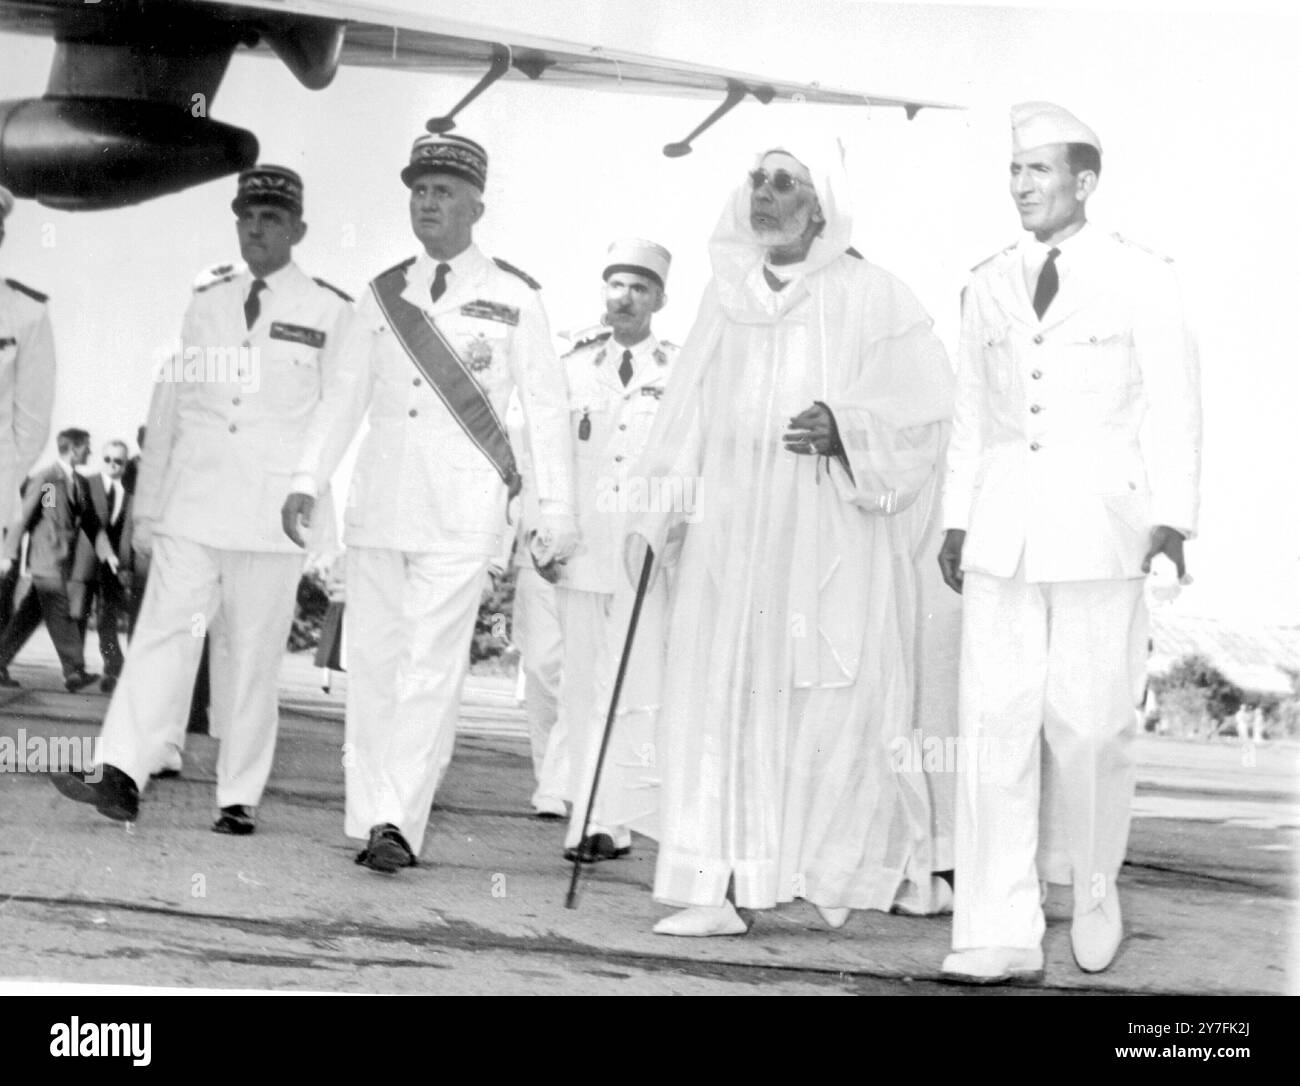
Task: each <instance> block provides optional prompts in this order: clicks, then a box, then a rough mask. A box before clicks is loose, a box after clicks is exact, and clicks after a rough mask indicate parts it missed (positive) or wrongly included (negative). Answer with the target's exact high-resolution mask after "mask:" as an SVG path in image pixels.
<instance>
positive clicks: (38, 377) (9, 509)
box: [0, 279, 54, 527]
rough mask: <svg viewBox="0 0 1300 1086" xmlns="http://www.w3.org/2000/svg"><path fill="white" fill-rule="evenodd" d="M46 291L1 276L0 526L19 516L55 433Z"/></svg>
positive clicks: (49, 328) (52, 342)
mask: <svg viewBox="0 0 1300 1086" xmlns="http://www.w3.org/2000/svg"><path fill="white" fill-rule="evenodd" d="M45 302H46V298H45V295H44V294H42V293H40V291H36V290H33V289H32V288H31V287H28V286H24V285H23V284H22V283H19V282H17V281H16V280H14V279H5V280H4V281H3V282H0V526H4V527H8V526H9V525H10V524H11V523H12V522H13V520H14V519H15V518H16V517H17V516H18V486H19V484H20V483H21V482H22V481H23V479H25V478H26V477H27V473H28V472H30V471H31V470H32V468H33V467H34V466H35V464H36V459H37V457H39V456H40V454H41V450H42V449H43V448H44V447H45V441H46V439H47V438H48V437H49V435H50V413H51V412H52V411H53V410H54V332H53V330H52V329H51V327H50V316H49V312H48V310H47V309H46V306H45Z"/></svg>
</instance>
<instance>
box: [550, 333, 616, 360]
mask: <svg viewBox="0 0 1300 1086" xmlns="http://www.w3.org/2000/svg"><path fill="white" fill-rule="evenodd" d="M613 334H614V330H613V329H612V328H606V329H605V330H604V331H601V332H597V333H596V334H595V335H591V336H583V337H582V338H581V339H578V340H576V341H575V342H574V344H573V346H572V347H570V348H569V349H568V350H567V351H565V352H564V354H563V355H562V356H561V357H562V358H568V357H569V355H571V354H577V353H578V352H579V351H580V350H582V349H583V348H584V347H590V346H592V345H593V344H596V343H604V342H605V340H607V339H609V337H610V336H612V335H613Z"/></svg>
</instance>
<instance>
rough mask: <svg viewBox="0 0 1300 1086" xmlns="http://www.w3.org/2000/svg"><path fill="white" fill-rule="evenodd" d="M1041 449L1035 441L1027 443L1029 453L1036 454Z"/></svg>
mask: <svg viewBox="0 0 1300 1086" xmlns="http://www.w3.org/2000/svg"><path fill="white" fill-rule="evenodd" d="M1041 448H1042V446H1041V445H1039V444H1038V442H1037V441H1031V442H1030V443H1029V451H1030V452H1038V450H1039V449H1041Z"/></svg>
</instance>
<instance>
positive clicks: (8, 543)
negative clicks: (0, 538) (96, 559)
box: [4, 463, 100, 581]
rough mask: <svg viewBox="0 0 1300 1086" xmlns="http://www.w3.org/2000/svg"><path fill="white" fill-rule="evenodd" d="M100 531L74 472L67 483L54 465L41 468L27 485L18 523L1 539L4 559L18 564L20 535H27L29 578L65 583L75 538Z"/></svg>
mask: <svg viewBox="0 0 1300 1086" xmlns="http://www.w3.org/2000/svg"><path fill="white" fill-rule="evenodd" d="M99 530H100V521H99V518H98V517H97V516H96V515H95V509H94V506H93V505H92V504H91V501H90V496H89V493H88V491H87V488H86V480H84V479H83V478H81V476H79V475H77V474H76V473H75V472H74V473H73V478H72V480H71V481H69V479H68V477H67V475H66V474H64V471H63V468H62V467H60V466H59V465H58V464H57V463H55V464H50V465H49V466H47V467H44V468H42V469H41V470H40V471H37V472H36V473H35V474H33V475H32V476H31V478H30V479H28V481H27V489H26V491H25V493H24V494H23V504H22V509H21V510H19V513H18V519H17V520H16V521H15V522H14V523H13V525H12V526H11V527H10V529H9V534H8V535H7V536H5V544H4V545H5V555H6V557H8V558H12V559H13V560H14V561H15V562H16V561H17V560H18V549H19V547H20V545H21V543H22V537H23V533H25V532H30V533H31V542H30V543H28V545H27V564H28V567H29V568H30V570H31V574H32V576H33V577H55V578H58V579H60V580H63V581H67V580H68V579H69V578H70V577H71V575H72V565H73V560H74V558H75V557H76V547H77V535H78V534H79V533H80V532H82V531H84V532H86V533H87V535H89V536H90V537H91V538H92V539H93V538H94V537H95V535H96V534H97V533H98V532H99Z"/></svg>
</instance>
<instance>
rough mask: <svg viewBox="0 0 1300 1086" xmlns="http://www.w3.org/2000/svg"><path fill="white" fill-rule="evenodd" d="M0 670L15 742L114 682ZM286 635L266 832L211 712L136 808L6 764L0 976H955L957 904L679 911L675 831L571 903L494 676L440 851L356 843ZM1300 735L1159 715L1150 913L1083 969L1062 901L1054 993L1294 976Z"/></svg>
mask: <svg viewBox="0 0 1300 1086" xmlns="http://www.w3.org/2000/svg"><path fill="white" fill-rule="evenodd" d="M12 673H13V675H14V677H15V678H17V679H18V680H19V681H21V682H22V683H23V684H24V689H23V690H20V691H4V692H2V693H0V744H2V743H3V740H4V737H6V736H7V737H10V739H12V740H16V739H18V738H19V735H20V731H21V734H22V736H23V737H24V738H27V737H31V736H37V735H39V736H56V735H57V736H63V737H68V738H72V739H79V738H88V737H91V736H93V735H95V734H96V733H97V731H98V724H99V721H100V720H101V719H102V716H103V712H104V708H105V705H106V700H107V699H106V698H105V697H104V696H103V695H101V694H98V693H91V694H85V695H69V694H66V693H64V692H63V691H62V690H61V689H60V688H59V684H58V681H57V680H58V674H57V671H56V670H55V669H54V667H53V666H52V662H46V661H45V660H44V659H43V658H42V656H41V651H40V648H39V646H38V647H36V648H35V649H34V650H29V654H28V655H26V656H24V657H21V658H20V661H19V663H18V664H17V665H16V666H15V667H14V668H13V669H12ZM318 675H319V673H318V672H316V671H315V670H314V669H311V668H310V666H309V664H308V662H307V660H306V658H304V657H286V660H285V666H284V669H283V671H282V695H283V700H282V704H283V713H282V727H281V734H280V742H279V753H278V756H277V762H276V768H275V772H274V774H273V776H272V779H271V784H270V787H269V790H268V793H267V796H266V798H265V801H264V803H263V806H262V808H261V809H260V811H259V828H258V832H257V834H256V835H255V836H253V837H250V838H230V837H221V836H218V835H215V834H213V833H211V832H209V829H208V827H209V824H210V822H211V821H212V817H213V814H214V810H213V807H214V795H213V769H214V765H215V757H216V744H215V741H214V740H212V739H210V738H207V737H202V736H192V737H191V742H190V745H189V748H188V750H187V753H186V766H185V773H184V776H183V778H182V779H180V780H175V781H164V782H159V783H157V784H155V785H154V786H152V787H151V788H150V789H149V790H148V792H147V793H146V795H145V798H144V803H143V806H142V810H141V817H140V820H139V822H138V823H136V824H135V825H134V827H133V828H131V829H129V830H128V829H127V828H124V827H123V826H121V825H118V824H116V823H112V822H109V821H107V820H105V819H103V818H101V817H99V816H98V815H96V814H95V813H94V811H93V810H91V809H90V808H88V807H84V806H79V805H76V804H72V803H69V802H68V801H66V800H63V799H61V798H60V797H59V796H58V795H57V793H56V792H55V791H54V789H53V788H52V787H51V785H50V783H49V781H48V779H47V774H45V773H41V772H12V773H3V774H0V826H3V827H4V834H3V838H0V925H2V926H3V931H4V939H3V940H0V990H5V991H14V990H22V989H24V988H26V987H27V986H29V985H33V984H35V985H40V984H44V983H47V982H78V983H83V984H125V985H141V986H150V987H182V988H187V989H192V988H220V989H279V990H298V991H331V992H432V993H445V994H453V993H478V992H510V993H546V994H564V993H575V994H576V993H584V994H623V993H637V994H668V993H715V994H724V993H726V994H740V993H782V994H804V993H806V994H836V993H892V994H909V993H926V994H933V993H944V994H967V993H968V992H969V991H970V990H969V989H961V988H952V987H949V986H947V985H943V984H941V983H939V982H938V968H939V963H940V962H941V961H942V958H943V955H944V953H945V952H946V950H947V947H948V940H949V936H950V918H949V917H944V916H939V917H930V918H913V917H904V916H891V915H886V914H881V913H874V912H859V913H855V914H854V915H853V917H852V918H851V920H850V921H849V923H848V925H847V926H846V927H845V928H843V929H842V930H840V931H834V932H832V931H828V930H826V929H825V928H824V926H823V925H822V924H821V922H820V920H819V919H818V917H817V914H816V913H815V911H814V910H813V909H812V907H811V906H808V905H805V904H803V903H796V904H794V905H788V906H785V907H783V908H781V909H779V910H776V911H774V912H766V913H761V914H759V915H758V917H757V921H756V923H755V925H754V927H753V928H752V929H751V931H750V933H749V934H748V935H747V936H744V937H741V938H726V939H709V940H682V939H671V938H665V937H662V936H655V935H653V934H652V933H651V931H650V927H651V925H652V924H653V923H654V921H655V920H656V919H657V918H658V917H659V916H661V915H663V914H664V912H665V910H664V909H663V908H662V907H661V906H658V905H656V904H655V903H654V902H653V901H652V900H651V897H650V893H649V890H650V885H651V881H652V876H653V867H654V844H653V842H651V841H648V840H645V839H642V838H638V839H637V842H636V847H635V848H634V851H633V853H632V855H631V856H629V857H627V858H625V859H623V860H619V861H615V862H611V863H605V864H601V865H599V866H598V867H597V868H595V869H594V870H591V871H590V877H589V878H588V879H586V881H585V883H584V889H583V892H582V896H581V901H580V907H579V908H578V909H577V910H572V911H571V910H566V909H565V908H564V907H563V901H564V894H565V890H566V887H567V884H568V870H569V869H568V865H566V864H565V863H564V862H563V861H562V859H561V855H560V853H561V838H562V836H563V827H562V826H560V825H557V824H555V823H545V822H539V821H537V820H535V819H534V818H532V817H531V815H530V809H529V806H528V796H529V792H530V790H531V785H532V782H531V767H530V763H529V760H528V750H527V742H526V739H525V738H524V728H523V716H522V712H521V710H520V709H519V708H518V706H517V705H516V704H515V701H514V697H513V683H511V682H509V681H507V680H504V679H492V678H484V679H472V680H471V685H470V690H469V691H468V696H467V703H466V706H465V712H464V718H463V724H462V728H461V731H460V737H459V740H458V743H457V748H456V756H455V760H454V761H453V763H452V766H451V769H450V771H449V774H448V779H447V782H446V784H445V786H444V789H443V791H442V792H441V793H440V795H439V798H438V803H437V806H436V808H435V811H434V815H433V820H432V822H431V824H430V831H429V836H428V839H427V841H426V844H425V849H424V855H423V857H422V863H421V865H420V866H419V867H418V868H415V869H412V870H408V871H405V872H402V873H401V874H399V875H397V876H393V877H385V876H379V875H376V874H374V873H372V872H369V871H367V870H365V869H363V868H361V867H358V866H356V865H355V864H354V863H353V855H354V853H355V851H356V849H357V847H358V846H357V844H356V843H355V842H352V841H349V840H348V839H346V838H345V837H344V836H343V833H342V823H343V818H342V790H343V774H342V769H341V766H340V753H339V751H340V744H341V741H342V723H341V720H342V710H341V705H342V701H341V687H340V685H339V682H338V678H339V677H337V676H336V677H335V683H336V685H335V688H334V690H333V691H332V693H331V694H329V695H326V694H323V693H322V692H321V691H320V689H319V687H318V686H317V685H316V684H317V676H318ZM1298 749H1300V748H1297V746H1296V745H1294V744H1267V745H1261V746H1258V747H1253V748H1245V747H1242V746H1240V745H1237V744H1235V743H1229V742H1222V741H1221V742H1216V743H1190V742H1183V741H1179V740H1171V739H1157V738H1151V737H1144V738H1142V739H1141V740H1140V741H1139V744H1138V755H1139V761H1140V778H1139V779H1140V784H1139V789H1138V800H1137V807H1136V817H1135V819H1134V823H1133V833H1132V837H1131V844H1130V850H1129V859H1128V863H1127V864H1126V866H1125V868H1124V872H1123V875H1122V878H1121V892H1122V894H1123V902H1124V909H1125V919H1126V926H1127V935H1126V938H1125V942H1124V945H1123V947H1122V948H1121V951H1120V954H1119V957H1118V959H1117V960H1116V962H1115V964H1114V966H1113V967H1112V968H1111V969H1110V970H1109V971H1108V972H1106V973H1103V974H1100V975H1095V976H1088V975H1085V974H1083V973H1081V972H1079V971H1078V969H1077V968H1076V967H1075V966H1074V963H1073V961H1072V959H1071V955H1070V949H1069V903H1068V900H1067V898H1066V894H1065V892H1064V891H1063V890H1054V891H1053V896H1052V898H1051V899H1050V900H1049V910H1048V932H1047V937H1046V940H1045V944H1044V949H1045V952H1046V959H1047V967H1046V979H1045V982H1044V985H1043V986H1042V987H1041V988H1034V989H1002V990H999V993H1000V994H1007V995H1015V994H1029V993H1031V992H1037V993H1043V994H1049V993H1053V992H1081V991H1091V992H1098V993H1102V992H1111V993H1121V992H1129V993H1139V992H1140V993H1189V994H1190V993H1221V994H1229V993H1283V992H1296V991H1300V980H1298V978H1300V969H1297V967H1296V948H1297V938H1296V932H1297V907H1296V903H1297V886H1296V878H1295V855H1296V843H1297V836H1298V831H1300V795H1298V794H1297V773H1296V768H1297V750H1298Z"/></svg>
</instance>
